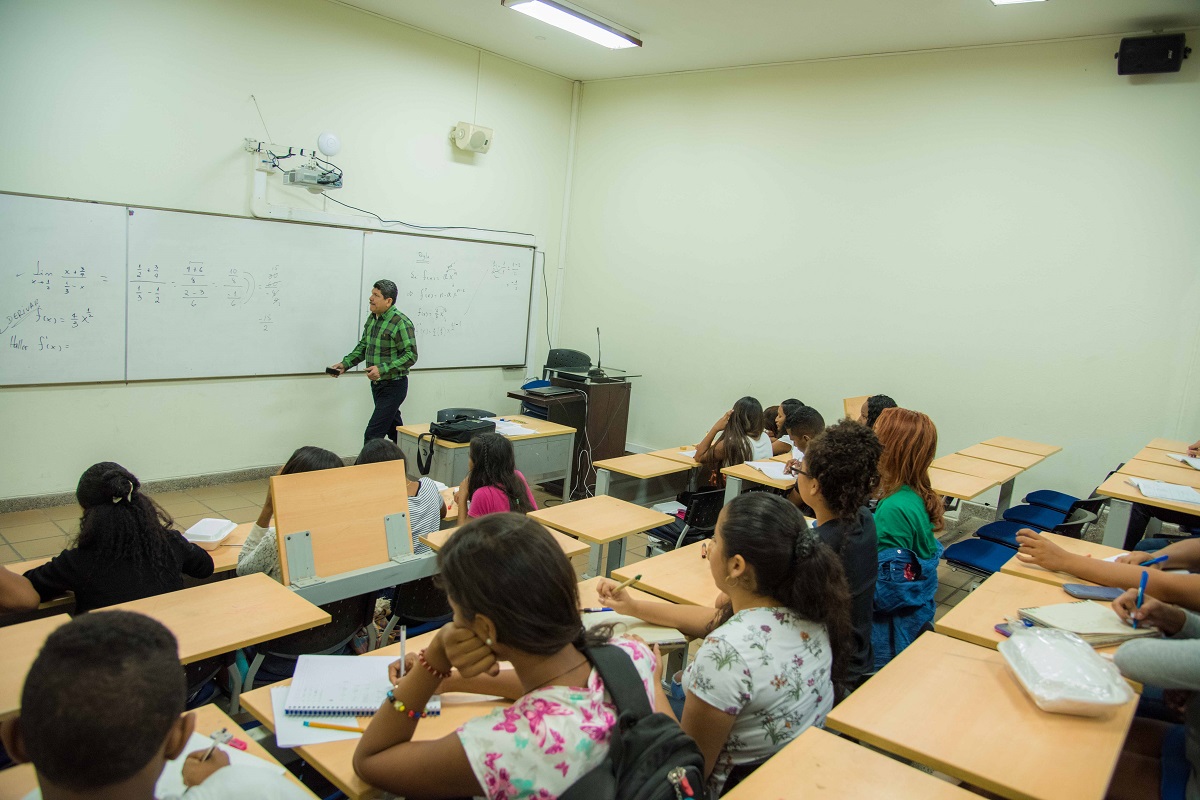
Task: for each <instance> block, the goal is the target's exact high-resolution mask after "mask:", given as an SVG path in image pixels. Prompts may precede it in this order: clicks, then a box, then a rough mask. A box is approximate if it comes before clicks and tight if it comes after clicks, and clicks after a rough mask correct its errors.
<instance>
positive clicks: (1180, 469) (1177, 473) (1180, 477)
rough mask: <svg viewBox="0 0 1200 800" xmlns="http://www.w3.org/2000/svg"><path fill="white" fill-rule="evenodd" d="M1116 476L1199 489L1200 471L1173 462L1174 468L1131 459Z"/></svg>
mask: <svg viewBox="0 0 1200 800" xmlns="http://www.w3.org/2000/svg"><path fill="white" fill-rule="evenodd" d="M1117 474H1118V475H1132V476H1134V477H1135V478H1147V479H1149V480H1152V481H1166V482H1167V483H1176V484H1179V485H1181V486H1191V487H1192V488H1193V489H1200V469H1192V468H1191V467H1187V466H1184V465H1182V464H1180V463H1179V462H1175V466H1173V467H1172V466H1170V465H1168V464H1156V463H1155V462H1153V461H1141V460H1139V459H1136V458H1135V459H1133V460H1132V461H1126V462H1125V463H1124V464H1122V465H1121V468H1120V469H1119V470H1117ZM1198 510H1200V509H1198Z"/></svg>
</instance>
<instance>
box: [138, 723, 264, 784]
mask: <svg viewBox="0 0 1200 800" xmlns="http://www.w3.org/2000/svg"><path fill="white" fill-rule="evenodd" d="M231 733H233V734H234V735H235V736H238V737H240V738H245V736H246V735H245V733H243V732H242V731H241V730H240V729H239V728H234V729H233V730H232V731H231ZM212 743H213V742H212V739H210V738H208V737H207V736H204V735H202V734H199V733H192V738H190V739H188V743H187V747H185V748H183V752H182V753H180V754H179V758H176V759H172V760H171V761H168V762H167V764H166V766H165V767H163V771H162V774H161V775H159V776H158V783H157V784H155V786H154V796H155V797H182V796H183V795H184V792H186V791H187V787H185V786H184V784H183V762H184V761H185V760H186V759H187V757H188V754H189V753H194V752H196V751H197V750H207V749H208V748H209V747H211V746H212ZM217 747H219V748H220V749H221V752H222V753H224V754H225V755H227V756H229V763H230V764H231V765H235V764H236V765H240V766H245V767H261V768H262V769H266V770H270V771H272V772H274V773H275V774H276V775H283V774H284V769H283V767H281V766H279V765H278V764H272V763H271V762H269V761H263V760H262V759H261V758H259V757H258V756H252V755H250V754H249V753H244V752H242V751H241V750H238V749H236V748H233V747H229V746H227V745H223V744H218V745H217Z"/></svg>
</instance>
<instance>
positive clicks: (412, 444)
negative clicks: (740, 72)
mask: <svg viewBox="0 0 1200 800" xmlns="http://www.w3.org/2000/svg"><path fill="white" fill-rule="evenodd" d="M503 419H505V420H507V421H509V422H515V423H517V424H518V425H521V426H522V427H525V428H530V429H532V430H533V431H534V433H529V434H522V435H520V436H509V437H508V440H509V441H510V442H512V445H513V455H514V457H515V459H516V464H517V469H519V470H520V471H521V474H523V475H524V476H525V480H527V481H529V484H530V485H531V486H532V485H533V484H535V483H545V482H546V481H550V480H557V479H559V478H562V479H563V500H568V499H570V491H571V489H570V487H571V467H572V463H571V462H572V459H571V453H572V451H573V449H574V442H575V429H574V428H569V427H567V426H566V425H557V424H555V423H553V422H547V421H546V420H544V419H536V418H534V417H524V416H521V415H519V414H517V415H513V416H510V415H505V416H504V417H503ZM396 430H397V432H398V433H399V445H400V449H401V451H403V453H404V459H405V460H406V461H408V462H409V463H410V464H416V463H417V439H418V437H420V436H421V434H424V433H429V423H427V422H426V423H422V424H420V425H402V426H400V427H399V428H397V429H396ZM469 449H470V444H467V443H464V444H458V443H455V442H443V441H441V440H439V441H438V442H437V443H436V444H434V446H433V460H432V462H431V463H430V467H429V477H430V478H433V479H434V480H435V481H441V482H442V483H444V484H446V485H447V486H457V485H459V484H460V483H462V480H463V478H465V477H467V453H468V450H469Z"/></svg>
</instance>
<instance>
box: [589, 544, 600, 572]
mask: <svg viewBox="0 0 1200 800" xmlns="http://www.w3.org/2000/svg"><path fill="white" fill-rule="evenodd" d="M603 569H604V545H602V544H594V545H592V549H591V552H590V553H589V554H588V574H587V576H586V577H588V578H594V577H596V576H597V575H603V574H604V572H603V571H602V570H603Z"/></svg>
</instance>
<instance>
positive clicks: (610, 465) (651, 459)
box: [593, 453, 1200, 480]
mask: <svg viewBox="0 0 1200 800" xmlns="http://www.w3.org/2000/svg"><path fill="white" fill-rule="evenodd" d="M593 466H595V467H596V469H606V470H608V471H609V472H618V473H620V474H622V475H628V476H629V477H631V478H639V479H641V480H649V479H650V478H658V477H661V476H663V475H674V474H675V473H677V472H687V471H688V470H689V469H691V467H689V466H688V465H687V464H685V463H683V462H682V461H674V460H672V459H668V458H659V457H657V456H654V455H650V454H649V453H636V454H634V455H631V456H621V457H620V458H606V459H604V460H603V461H597V462H596V463H595V464H594V465H593ZM1197 474H1200V473H1197Z"/></svg>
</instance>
